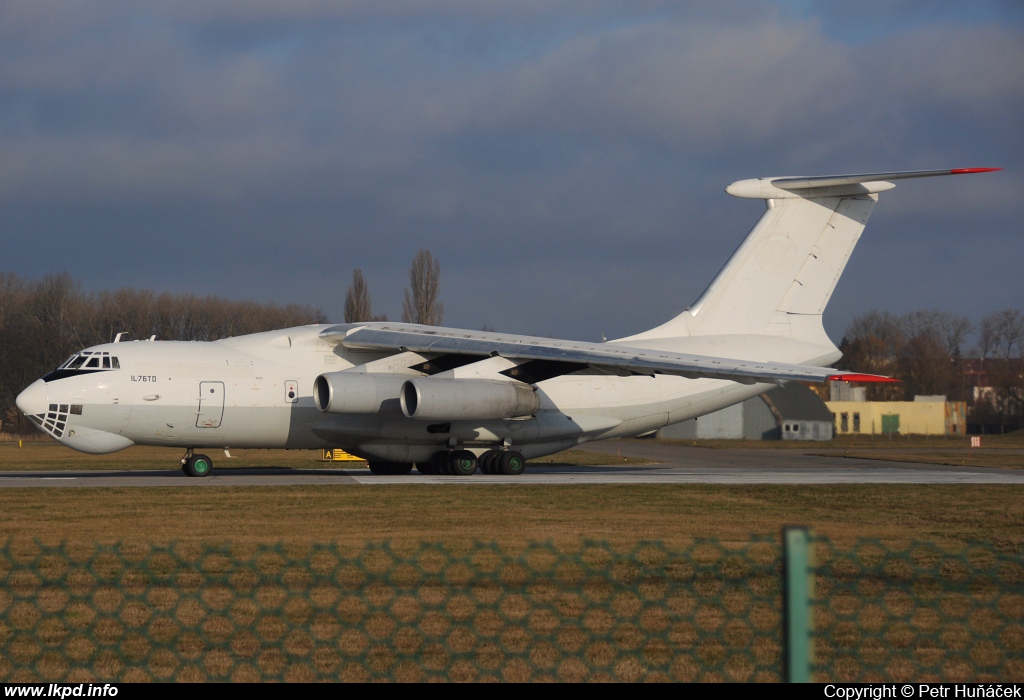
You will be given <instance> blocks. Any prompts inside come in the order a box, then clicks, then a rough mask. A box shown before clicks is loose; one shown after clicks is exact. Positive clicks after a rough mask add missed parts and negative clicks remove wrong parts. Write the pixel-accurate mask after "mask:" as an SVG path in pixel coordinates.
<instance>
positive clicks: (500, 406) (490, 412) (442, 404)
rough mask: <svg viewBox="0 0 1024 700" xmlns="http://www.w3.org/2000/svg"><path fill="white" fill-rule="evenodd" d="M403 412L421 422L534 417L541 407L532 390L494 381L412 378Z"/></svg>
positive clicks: (404, 394) (403, 396)
mask: <svg viewBox="0 0 1024 700" xmlns="http://www.w3.org/2000/svg"><path fill="white" fill-rule="evenodd" d="M401 403H402V413H404V414H405V415H406V416H407V417H409V418H416V419H418V420H446V421H447V420H500V419H504V418H519V417H521V416H531V415H533V414H534V413H536V412H537V409H538V408H540V397H538V396H537V392H536V391H535V390H534V388H533V387H531V386H528V385H526V384H520V383H519V382H515V381H499V380H495V379H431V378H430V377H419V378H416V379H409V380H407V381H406V382H405V384H403V385H402V392H401Z"/></svg>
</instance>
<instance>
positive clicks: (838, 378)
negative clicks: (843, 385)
mask: <svg viewBox="0 0 1024 700" xmlns="http://www.w3.org/2000/svg"><path fill="white" fill-rule="evenodd" d="M828 380H829V381H830V382H871V383H875V384H888V383H899V381H900V380H899V379H893V378H892V377H883V376H881V375H879V374H833V375H832V376H830V377H829V378H828Z"/></svg>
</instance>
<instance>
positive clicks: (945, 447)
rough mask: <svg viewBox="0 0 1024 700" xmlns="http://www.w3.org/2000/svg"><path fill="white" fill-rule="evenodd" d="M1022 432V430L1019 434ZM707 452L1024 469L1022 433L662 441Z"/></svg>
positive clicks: (1023, 437)
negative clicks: (978, 437)
mask: <svg viewBox="0 0 1024 700" xmlns="http://www.w3.org/2000/svg"><path fill="white" fill-rule="evenodd" d="M1020 432H1022V433H1024V431H1020ZM664 442H668V443H675V444H680V445H687V446H690V447H704V448H708V449H747V450H800V451H802V452H806V453H809V454H821V455H828V456H832V457H834V456H836V455H841V456H843V457H851V458H856V459H884V460H887V461H891V462H911V463H916V464H945V465H949V466H966V467H1000V468H1004V469H1024V434H1018V433H1009V434H1007V435H985V436H982V447H971V441H970V438H969V437H966V436H964V437H948V436H940V435H936V436H924V435H896V436H893V437H891V438H889V437H885V436H881V435H875V436H871V435H843V436H840V437H837V438H835V439H834V440H831V441H829V442H820V443H808V442H802V441H798V440H679V441H664Z"/></svg>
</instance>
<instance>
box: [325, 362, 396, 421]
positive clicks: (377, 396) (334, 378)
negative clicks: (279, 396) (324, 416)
mask: <svg viewBox="0 0 1024 700" xmlns="http://www.w3.org/2000/svg"><path fill="white" fill-rule="evenodd" d="M405 380H406V377H403V376H400V375H394V374H360V373H356V372H328V373H327V374H321V375H320V376H319V377H317V378H316V381H314V382H313V400H314V401H315V402H316V407H317V408H319V409H320V410H321V411H323V412H324V413H396V414H397V413H399V412H400V410H401V409H400V408H399V402H398V397H399V394H400V393H401V391H402V383H403V382H404V381H405Z"/></svg>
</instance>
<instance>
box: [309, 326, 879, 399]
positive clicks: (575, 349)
mask: <svg viewBox="0 0 1024 700" xmlns="http://www.w3.org/2000/svg"><path fill="white" fill-rule="evenodd" d="M320 337H321V338H323V339H325V340H328V341H332V342H336V343H340V344H341V345H343V346H345V347H346V348H350V349H353V350H394V351H396V352H400V351H401V352H404V351H411V352H417V353H431V354H434V353H436V354H440V355H471V356H478V357H480V358H485V357H493V356H496V355H497V356H501V357H505V358H508V359H513V360H525V361H531V360H539V361H546V362H555V363H565V364H566V365H567V366H572V367H573V368H574V369H573V370H570V371H574V370H575V369H576V368H578V367H579V366H580V365H589V366H594V367H598V368H601V369H603V370H607V369H614V370H619V371H622V372H624V373H628V374H641V375H655V374H673V375H679V376H682V377H689V378H692V379H696V378H698V377H709V378H714V379H728V380H730V381H734V382H740V383H742V384H755V383H757V382H778V381H788V380H798V381H805V382H825V381H829V380H832V379H841V380H847V381H858V382H870V381H874V382H895V381H898V380H895V379H891V378H889V377H881V376H878V375H867V374H856V373H853V372H843V371H837V370H835V369H832V368H830V367H814V366H811V365H797V364H788V363H783V362H754V361H748V360H735V359H728V358H722V357H709V356H704V355H690V354H687V353H680V352H666V351H661V350H648V349H643V348H634V347H630V346H628V345H620V344H618V343H587V342H583V341H575V340H553V339H551V338H538V337H534V336H524V335H509V334H504V333H491V332H487V331H463V330H456V329H451V328H437V327H434V326H419V325H414V324H401V325H399V324H387V323H375V324H366V325H344V326H332V327H329V328H327V329H325V330H324V331H322V332H321V333H320Z"/></svg>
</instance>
